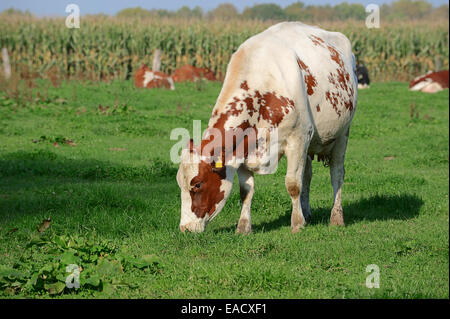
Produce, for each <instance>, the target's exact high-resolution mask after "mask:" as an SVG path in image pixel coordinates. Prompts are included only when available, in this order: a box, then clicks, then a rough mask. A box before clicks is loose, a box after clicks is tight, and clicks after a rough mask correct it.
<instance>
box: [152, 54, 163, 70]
mask: <svg viewBox="0 0 450 319" xmlns="http://www.w3.org/2000/svg"><path fill="white" fill-rule="evenodd" d="M152 71H161V50H160V49H156V50H155V52H153V65H152Z"/></svg>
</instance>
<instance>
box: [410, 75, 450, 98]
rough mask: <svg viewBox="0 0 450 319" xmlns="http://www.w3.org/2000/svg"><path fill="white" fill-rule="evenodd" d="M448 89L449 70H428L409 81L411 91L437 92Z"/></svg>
mask: <svg viewBox="0 0 450 319" xmlns="http://www.w3.org/2000/svg"><path fill="white" fill-rule="evenodd" d="M443 89H448V70H444V71H437V72H432V71H430V72H428V73H427V74H425V75H421V76H418V77H416V78H415V79H414V80H412V81H411V82H410V83H409V90H410V91H422V92H425V93H436V92H439V91H442V90H443Z"/></svg>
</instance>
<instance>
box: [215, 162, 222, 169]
mask: <svg viewBox="0 0 450 319" xmlns="http://www.w3.org/2000/svg"><path fill="white" fill-rule="evenodd" d="M222 167H223V166H222V162H221V161H220V160H219V162H216V168H222Z"/></svg>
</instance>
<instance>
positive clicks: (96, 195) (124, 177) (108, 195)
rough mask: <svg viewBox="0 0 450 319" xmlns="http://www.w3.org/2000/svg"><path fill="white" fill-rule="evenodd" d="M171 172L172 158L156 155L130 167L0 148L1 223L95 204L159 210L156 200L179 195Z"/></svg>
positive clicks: (85, 208) (89, 208)
mask: <svg viewBox="0 0 450 319" xmlns="http://www.w3.org/2000/svg"><path fill="white" fill-rule="evenodd" d="M176 172H177V169H176V168H175V167H173V166H172V163H171V162H168V161H163V160H160V159H152V160H150V159H149V161H148V164H146V165H141V166H136V167H133V166H126V165H121V164H117V163H113V162H108V161H99V160H96V159H80V160H77V159H70V158H67V157H64V156H61V155H59V154H55V153H53V152H51V151H46V150H39V151H32V152H24V151H20V152H14V153H9V154H0V212H2V213H3V212H4V214H0V226H1V225H2V224H4V223H6V222H8V221H11V220H14V219H21V218H22V219H24V220H26V219H27V218H30V217H31V216H41V218H42V217H43V216H47V217H48V216H50V215H51V216H52V217H57V216H67V215H68V214H74V213H77V212H84V213H86V214H87V213H88V212H90V211H93V210H96V209H98V210H100V211H111V212H119V213H121V212H127V211H130V210H131V211H134V212H148V211H152V210H159V209H160V205H161V203H164V202H165V201H167V202H168V203H171V205H173V202H174V198H176V197H178V194H176V193H175V192H174V191H173V190H174V188H175V187H177V186H176V182H175V176H176ZM149 198H151V199H155V198H157V199H160V201H158V200H156V199H155V200H149ZM152 205H153V206H152ZM136 214H137V215H136V216H138V215H139V214H138V213H136ZM25 216H26V217H25ZM79 216H82V214H81V215H79ZM138 217H139V216H138ZM153 217H154V219H155V220H156V219H157V217H155V216H153ZM153 217H152V218H153ZM114 218H115V216H114V214H113V215H112V218H111V220H113V219H114ZM136 227H137V226H136Z"/></svg>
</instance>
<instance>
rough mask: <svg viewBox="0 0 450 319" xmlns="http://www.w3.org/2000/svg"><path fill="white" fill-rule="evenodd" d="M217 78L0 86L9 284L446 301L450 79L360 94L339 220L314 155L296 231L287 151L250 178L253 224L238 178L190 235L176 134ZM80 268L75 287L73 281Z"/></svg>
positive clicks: (1, 225) (106, 292)
mask: <svg viewBox="0 0 450 319" xmlns="http://www.w3.org/2000/svg"><path fill="white" fill-rule="evenodd" d="M220 87H221V85H220V83H207V84H203V85H201V86H199V85H196V84H184V85H183V84H178V85H177V90H175V91H165V90H158V89H155V90H138V89H135V88H134V87H133V84H132V82H127V81H124V82H118V81H117V82H111V83H109V84H105V83H90V82H86V83H79V82H63V83H62V85H61V87H57V88H55V87H52V86H50V85H49V82H46V81H38V83H37V87H35V88H34V89H33V93H32V95H30V94H31V93H30V94H28V93H24V95H23V96H16V97H14V98H7V97H6V95H5V94H4V93H1V96H0V264H1V266H0V267H1V268H0V295H1V296H3V297H9V298H10V297H21V298H23V297H32V298H35V297H39V298H47V297H55V298H80V297H81V298H91V297H96V298H227V297H231V298H241V297H247V298H259V297H261V298H448V297H449V219H448V218H449V144H448V143H449V102H448V99H449V93H448V90H446V91H444V92H441V93H438V94H435V95H429V94H425V93H418V92H409V91H408V89H407V84H406V83H375V84H373V85H372V86H371V88H370V89H368V90H364V91H360V92H359V102H358V108H357V112H356V116H355V119H354V121H353V125H352V129H351V133H350V140H349V145H348V151H347V156H346V180H345V185H344V188H343V207H344V218H345V221H346V226H345V227H343V228H339V227H330V226H329V225H328V219H329V214H330V210H331V205H332V188H331V185H330V180H329V170H328V168H324V167H323V166H322V164H321V163H317V162H315V163H314V164H313V174H314V176H313V180H312V187H311V207H312V222H311V224H310V225H308V226H307V227H306V228H305V229H304V230H303V231H302V232H300V233H299V234H296V235H292V234H291V233H290V212H291V201H290V198H289V195H288V194H287V192H286V190H285V186H284V174H285V169H286V162H285V160H284V159H283V160H282V162H281V164H280V166H279V168H278V171H277V172H276V174H274V175H268V176H257V177H256V194H255V198H254V201H253V207H252V219H253V233H252V234H251V235H249V236H240V235H235V233H234V232H235V227H236V224H237V221H238V218H239V213H240V200H239V187H237V178H235V183H236V185H235V187H234V189H233V192H232V194H231V196H230V198H229V200H228V202H227V204H226V206H225V208H224V210H223V211H222V213H221V214H220V215H219V216H218V217H217V218H216V219H215V220H214V221H213V222H212V223H211V224H210V225H209V226H208V227H207V230H206V232H205V233H202V234H182V233H180V232H179V230H178V223H179V218H180V198H179V188H178V186H177V183H176V180H175V175H176V171H177V166H176V165H175V164H172V163H171V162H170V159H169V150H170V148H171V147H172V145H173V144H174V143H175V142H176V141H171V140H170V139H169V136H170V131H171V130H172V129H173V128H176V127H185V128H188V129H189V130H191V131H192V120H194V119H200V120H202V125H203V127H205V125H206V123H207V121H208V119H209V116H210V114H211V108H212V106H213V105H214V103H215V99H216V97H217V96H218V93H219V91H220ZM27 92H28V91H27ZM30 92H31V91H30ZM37 92H39V95H38V94H37ZM99 105H101V106H102V107H101V108H99ZM107 107H109V108H107ZM48 217H51V223H50V227H49V228H48V229H47V230H45V231H43V232H42V233H39V232H38V231H37V228H38V225H39V224H40V223H41V222H42V221H43V219H45V218H48ZM44 228H45V227H41V230H43V229H44ZM73 263H75V264H77V265H79V266H81V267H82V271H81V273H80V281H81V288H79V289H69V288H64V286H65V284H64V280H65V278H66V276H68V274H69V273H66V272H65V267H66V266H67V265H68V264H73ZM369 264H376V265H378V266H379V269H380V288H379V289H376V288H374V289H368V288H367V287H366V285H365V282H366V277H367V276H368V275H369V273H366V266H367V265H369Z"/></svg>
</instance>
